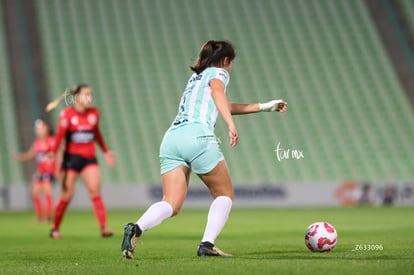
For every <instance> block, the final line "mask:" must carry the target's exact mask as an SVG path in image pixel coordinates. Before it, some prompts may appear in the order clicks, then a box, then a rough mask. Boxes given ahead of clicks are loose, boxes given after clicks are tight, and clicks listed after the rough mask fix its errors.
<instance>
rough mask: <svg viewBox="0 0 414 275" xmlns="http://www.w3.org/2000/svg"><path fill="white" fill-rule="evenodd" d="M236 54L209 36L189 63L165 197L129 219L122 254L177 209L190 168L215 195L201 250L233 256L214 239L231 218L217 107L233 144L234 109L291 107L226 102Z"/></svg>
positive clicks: (169, 137)
mask: <svg viewBox="0 0 414 275" xmlns="http://www.w3.org/2000/svg"><path fill="white" fill-rule="evenodd" d="M235 57H236V53H235V50H234V48H233V46H232V45H231V43H229V42H227V41H213V40H211V41H208V42H206V43H205V44H204V45H203V46H202V48H201V50H200V52H199V54H198V57H197V60H196V62H195V64H194V66H193V67H191V69H192V70H193V71H194V73H193V74H192V76H191V77H190V79H189V80H188V82H187V87H186V89H185V90H184V93H183V95H182V97H181V102H180V105H179V109H178V115H177V116H176V118H175V120H174V121H173V123H172V125H171V127H170V128H169V129H168V131H167V132H166V133H165V136H164V139H163V141H162V143H161V146H160V162H161V175H162V186H163V195H164V197H163V199H162V201H160V202H157V203H155V204H153V205H152V206H151V207H150V208H148V210H147V211H146V212H145V213H144V214H143V215H142V216H141V217H140V218H139V219H138V221H137V222H136V223H128V224H126V225H125V227H124V238H123V241H122V245H121V249H122V254H123V256H124V257H126V258H132V257H133V255H134V249H135V244H136V241H137V239H138V237H140V236H141V234H142V233H143V232H144V231H147V230H149V229H151V228H153V227H155V226H157V225H159V224H160V223H161V222H162V221H163V220H165V219H167V218H169V217H171V216H174V215H177V214H178V212H179V211H180V209H181V206H182V205H183V203H184V199H185V197H186V194H187V188H188V183H189V178H190V172H191V171H193V172H194V173H195V174H197V175H198V176H199V177H200V179H201V180H202V181H203V182H204V183H205V185H206V186H207V187H208V189H209V190H210V193H211V195H212V197H213V199H214V200H213V202H212V204H211V206H210V210H209V213H208V218H207V225H206V228H205V231H204V235H203V237H202V240H201V243H200V245H199V247H198V250H197V255H198V256H231V255H230V254H227V253H224V252H223V251H221V250H220V249H218V248H217V247H216V246H215V245H214V241H215V239H216V238H217V236H218V235H219V233H220V232H221V230H222V228H223V226H224V225H225V223H226V221H227V218H228V215H229V213H230V209H231V206H232V200H233V185H232V181H231V178H230V174H229V171H228V168H227V165H226V162H225V160H224V157H223V154H222V152H221V151H220V148H219V142H218V140H217V138H216V136H215V134H214V126H215V124H216V119H217V116H218V113H220V114H221V116H222V117H223V119H224V121H225V122H226V124H227V127H228V134H229V139H230V145H231V146H232V147H235V146H236V145H237V143H238V142H239V136H238V133H237V129H236V125H235V123H234V121H233V117H232V115H241V114H249V113H257V112H260V111H277V112H285V111H286V108H287V102H285V101H283V100H272V101H270V102H267V103H264V104H260V103H256V104H241V103H231V102H228V101H227V97H226V87H227V85H228V84H229V80H230V76H229V72H230V71H231V68H232V65H233V60H234V58H235Z"/></svg>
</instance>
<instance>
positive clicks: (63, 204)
mask: <svg viewBox="0 0 414 275" xmlns="http://www.w3.org/2000/svg"><path fill="white" fill-rule="evenodd" d="M68 205H69V202H68V201H64V200H59V202H58V204H57V205H56V210H55V218H54V220H53V230H59V226H60V223H61V222H62V219H63V216H64V215H65V211H66V208H67V207H68Z"/></svg>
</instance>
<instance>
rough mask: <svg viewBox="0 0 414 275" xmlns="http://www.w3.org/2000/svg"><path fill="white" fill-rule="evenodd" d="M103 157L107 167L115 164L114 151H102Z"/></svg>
mask: <svg viewBox="0 0 414 275" xmlns="http://www.w3.org/2000/svg"><path fill="white" fill-rule="evenodd" d="M104 157H105V161H106V163H107V164H108V166H109V167H114V166H115V165H116V157H115V153H114V152H112V151H106V153H104Z"/></svg>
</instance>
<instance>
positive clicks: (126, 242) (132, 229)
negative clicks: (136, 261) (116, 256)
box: [121, 223, 142, 259]
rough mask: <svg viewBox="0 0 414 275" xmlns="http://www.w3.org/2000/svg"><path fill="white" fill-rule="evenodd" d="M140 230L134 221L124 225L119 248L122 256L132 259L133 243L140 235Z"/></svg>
mask: <svg viewBox="0 0 414 275" xmlns="http://www.w3.org/2000/svg"><path fill="white" fill-rule="evenodd" d="M141 234H142V230H141V229H140V228H139V226H138V225H137V224H135V223H128V224H126V225H125V227H124V239H123V240H122V245H121V250H122V256H124V257H125V258H126V259H132V258H133V257H134V250H135V244H136V243H137V240H138V238H139V236H141Z"/></svg>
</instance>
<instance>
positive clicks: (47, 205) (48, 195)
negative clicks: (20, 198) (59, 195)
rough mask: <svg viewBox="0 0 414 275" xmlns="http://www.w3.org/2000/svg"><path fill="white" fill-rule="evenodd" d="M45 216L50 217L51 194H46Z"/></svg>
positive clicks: (51, 207) (51, 206)
mask: <svg viewBox="0 0 414 275" xmlns="http://www.w3.org/2000/svg"><path fill="white" fill-rule="evenodd" d="M45 199H46V218H48V219H50V218H51V217H52V209H53V195H52V194H46V196H45Z"/></svg>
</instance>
